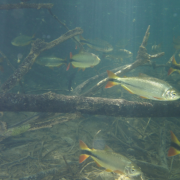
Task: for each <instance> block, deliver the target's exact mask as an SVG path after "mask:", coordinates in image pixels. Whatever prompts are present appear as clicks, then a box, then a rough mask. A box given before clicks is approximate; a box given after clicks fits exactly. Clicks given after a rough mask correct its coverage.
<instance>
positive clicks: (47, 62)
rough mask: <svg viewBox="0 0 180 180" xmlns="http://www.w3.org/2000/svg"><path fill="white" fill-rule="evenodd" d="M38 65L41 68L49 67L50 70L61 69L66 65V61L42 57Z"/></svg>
mask: <svg viewBox="0 0 180 180" xmlns="http://www.w3.org/2000/svg"><path fill="white" fill-rule="evenodd" d="M36 63H37V64H39V65H41V66H47V67H49V68H53V67H60V66H61V65H62V64H66V63H67V61H66V59H61V58H58V57H48V56H47V57H41V58H39V59H37V60H36Z"/></svg>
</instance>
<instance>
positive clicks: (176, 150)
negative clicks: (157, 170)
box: [168, 131, 180, 157]
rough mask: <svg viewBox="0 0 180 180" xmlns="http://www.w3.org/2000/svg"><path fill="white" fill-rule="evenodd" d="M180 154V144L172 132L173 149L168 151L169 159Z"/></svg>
mask: <svg viewBox="0 0 180 180" xmlns="http://www.w3.org/2000/svg"><path fill="white" fill-rule="evenodd" d="M177 154H180V142H179V140H178V138H177V137H176V136H175V134H174V133H173V132H172V131H171V147H170V148H169V151H168V157H170V156H175V155H177Z"/></svg>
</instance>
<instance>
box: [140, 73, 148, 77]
mask: <svg viewBox="0 0 180 180" xmlns="http://www.w3.org/2000/svg"><path fill="white" fill-rule="evenodd" d="M139 77H150V76H148V75H147V74H144V73H139Z"/></svg>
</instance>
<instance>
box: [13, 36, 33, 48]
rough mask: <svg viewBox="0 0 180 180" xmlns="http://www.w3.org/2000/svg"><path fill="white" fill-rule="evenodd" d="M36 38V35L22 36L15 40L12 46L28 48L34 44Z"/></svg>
mask: <svg viewBox="0 0 180 180" xmlns="http://www.w3.org/2000/svg"><path fill="white" fill-rule="evenodd" d="M33 38H34V35H33V36H32V37H31V36H26V35H20V36H17V37H16V38H14V39H13V40H12V41H11V44H12V45H13V46H27V45H29V44H30V43H31V42H32V39H33Z"/></svg>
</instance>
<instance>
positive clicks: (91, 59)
mask: <svg viewBox="0 0 180 180" xmlns="http://www.w3.org/2000/svg"><path fill="white" fill-rule="evenodd" d="M70 62H71V64H72V66H73V67H74V68H79V69H82V70H85V68H89V67H94V66H96V65H97V64H99V62H100V59H99V57H98V56H96V55H95V54H93V53H89V52H85V51H81V52H80V53H79V54H75V55H72V53H71V52H70ZM69 67H70V63H69V65H68V67H67V69H66V70H69Z"/></svg>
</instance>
